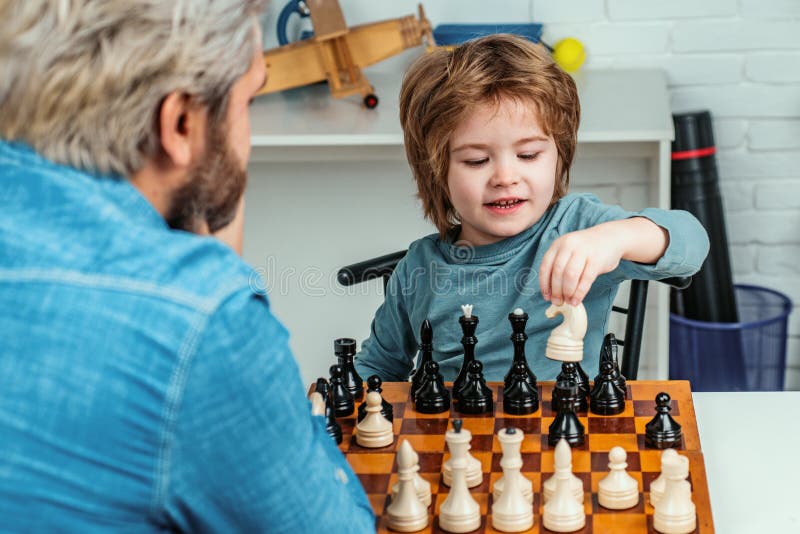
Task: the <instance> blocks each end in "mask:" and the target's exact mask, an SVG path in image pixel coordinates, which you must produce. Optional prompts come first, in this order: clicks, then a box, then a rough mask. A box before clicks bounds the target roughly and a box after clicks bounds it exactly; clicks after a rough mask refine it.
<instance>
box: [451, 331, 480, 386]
mask: <svg viewBox="0 0 800 534" xmlns="http://www.w3.org/2000/svg"><path fill="white" fill-rule="evenodd" d="M458 322H459V324H460V325H461V331H462V332H463V336H462V337H461V344H462V345H463V346H464V359H463V361H462V362H461V370H460V371H459V372H458V376H457V377H456V379H455V380H454V381H453V399H454V400H455V399H458V395H459V392H460V391H461V388H462V387H464V382H466V381H467V373H468V372H469V364H470V363H472V362H473V361H475V345H476V344H477V343H478V338H477V337H475V329H476V328H477V327H478V316H477V315H470V316H469V317H467V316H466V315H462V316H461V317H459V318H458Z"/></svg>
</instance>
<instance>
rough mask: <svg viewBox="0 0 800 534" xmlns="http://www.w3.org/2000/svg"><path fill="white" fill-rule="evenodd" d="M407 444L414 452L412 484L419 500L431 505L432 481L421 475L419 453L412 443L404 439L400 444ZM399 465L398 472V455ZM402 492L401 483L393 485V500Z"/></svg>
mask: <svg viewBox="0 0 800 534" xmlns="http://www.w3.org/2000/svg"><path fill="white" fill-rule="evenodd" d="M404 446H407V447H408V448H409V449H410V450H411V452H413V453H414V456H413V458H414V473H413V476H412V484H413V486H414V491H415V492H416V494H417V498H418V499H419V502H421V503H422V504H424V505H425V506H426V507H428V506H430V505H431V483H430V482H428V481H427V480H425V479H424V478H422V477H421V476H419V455H418V454H417V453H416V451H414V448H413V447H411V444H410V443H408V441H405V440H403V443H401V444H400V447H404ZM397 465H398V472H399V467H400V458H399V455H398V460H397ZM399 492H400V483H399V482H397V483H395V484H394V485H393V486H392V502H394V501H395V500H396V499H397V495H398V493H399Z"/></svg>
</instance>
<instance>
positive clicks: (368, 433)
mask: <svg viewBox="0 0 800 534" xmlns="http://www.w3.org/2000/svg"><path fill="white" fill-rule="evenodd" d="M366 403H367V416H366V417H365V418H364V420H363V421H361V422H360V423H358V424H357V425H356V443H358V444H359V445H361V446H362V447H369V448H378V447H386V446H387V445H391V444H392V442H393V441H394V432H393V429H392V423H391V422H389V421H388V420H387V419H386V418H385V417H384V416H382V415H381V394H380V393H378V392H376V391H370V392H369V393H367V400H366Z"/></svg>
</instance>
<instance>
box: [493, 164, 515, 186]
mask: <svg viewBox="0 0 800 534" xmlns="http://www.w3.org/2000/svg"><path fill="white" fill-rule="evenodd" d="M517 182H519V176H518V175H517V173H516V172H515V171H514V168H513V167H511V166H508V165H504V166H502V167H497V168H496V170H495V172H494V174H493V175H492V180H491V185H493V186H494V187H507V186H509V185H514V184H516V183H517Z"/></svg>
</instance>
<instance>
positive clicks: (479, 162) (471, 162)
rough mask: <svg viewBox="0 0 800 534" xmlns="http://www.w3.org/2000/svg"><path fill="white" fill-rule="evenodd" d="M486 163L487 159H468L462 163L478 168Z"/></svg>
mask: <svg viewBox="0 0 800 534" xmlns="http://www.w3.org/2000/svg"><path fill="white" fill-rule="evenodd" d="M487 161H489V158H480V159H468V160H466V161H464V163H466V164H467V165H469V166H470V167H480V166H481V165H483V164H484V163H486V162H487Z"/></svg>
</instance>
